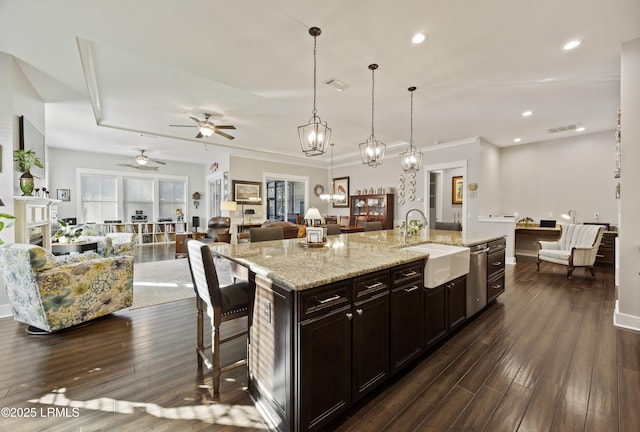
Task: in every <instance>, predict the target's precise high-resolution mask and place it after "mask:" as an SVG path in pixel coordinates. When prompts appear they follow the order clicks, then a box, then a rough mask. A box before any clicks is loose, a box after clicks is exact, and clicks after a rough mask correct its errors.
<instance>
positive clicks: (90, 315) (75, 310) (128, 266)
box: [0, 243, 133, 333]
mask: <svg viewBox="0 0 640 432" xmlns="http://www.w3.org/2000/svg"><path fill="white" fill-rule="evenodd" d="M0 274H2V276H3V277H4V281H5V285H6V288H7V295H8V297H9V301H10V303H11V310H12V312H13V318H14V319H15V320H16V321H20V322H22V323H25V324H28V325H29V326H30V327H29V328H28V329H27V331H28V332H30V333H39V330H40V331H45V332H55V331H57V330H61V329H64V328H67V327H71V326H74V325H77V324H81V323H84V322H87V321H90V320H92V319H95V318H98V317H101V316H103V315H108V314H111V313H113V312H116V311H118V310H121V309H125V308H128V307H130V306H131V304H132V302H133V257H132V256H120V257H108V258H107V257H102V256H100V255H99V254H97V253H95V252H88V253H84V254H75V255H63V256H54V255H53V254H51V253H50V252H48V251H47V250H46V249H43V248H41V247H40V246H35V245H29V244H19V243H18V244H11V245H4V246H0Z"/></svg>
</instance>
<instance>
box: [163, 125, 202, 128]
mask: <svg viewBox="0 0 640 432" xmlns="http://www.w3.org/2000/svg"><path fill="white" fill-rule="evenodd" d="M169 127H190V128H194V127H198V126H196V125H169Z"/></svg>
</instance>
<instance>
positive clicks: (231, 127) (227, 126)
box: [216, 125, 236, 129]
mask: <svg viewBox="0 0 640 432" xmlns="http://www.w3.org/2000/svg"><path fill="white" fill-rule="evenodd" d="M235 128H236V127H235V126H232V125H221V126H218V125H216V129H235Z"/></svg>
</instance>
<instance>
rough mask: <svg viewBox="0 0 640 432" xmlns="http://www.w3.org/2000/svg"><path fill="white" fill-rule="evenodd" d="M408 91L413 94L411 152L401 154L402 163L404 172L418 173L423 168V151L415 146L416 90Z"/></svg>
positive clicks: (413, 88)
mask: <svg viewBox="0 0 640 432" xmlns="http://www.w3.org/2000/svg"><path fill="white" fill-rule="evenodd" d="M408 90H409V92H410V93H411V133H410V135H409V150H407V151H406V152H404V153H400V163H401V164H402V169H403V170H404V172H416V171H419V170H420V167H421V166H422V151H420V150H418V149H417V148H416V147H415V146H414V145H413V92H414V91H415V90H416V88H415V87H409V88H408Z"/></svg>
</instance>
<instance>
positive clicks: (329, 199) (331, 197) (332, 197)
mask: <svg viewBox="0 0 640 432" xmlns="http://www.w3.org/2000/svg"><path fill="white" fill-rule="evenodd" d="M334 145H335V144H334V143H331V193H328V194H321V195H320V199H321V200H322V201H324V202H326V203H329V204H331V203H341V202H343V201H344V200H346V199H347V197H346V196H344V195H341V194H336V193H334V192H335V190H336V188H335V185H334V184H333V146H334Z"/></svg>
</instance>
